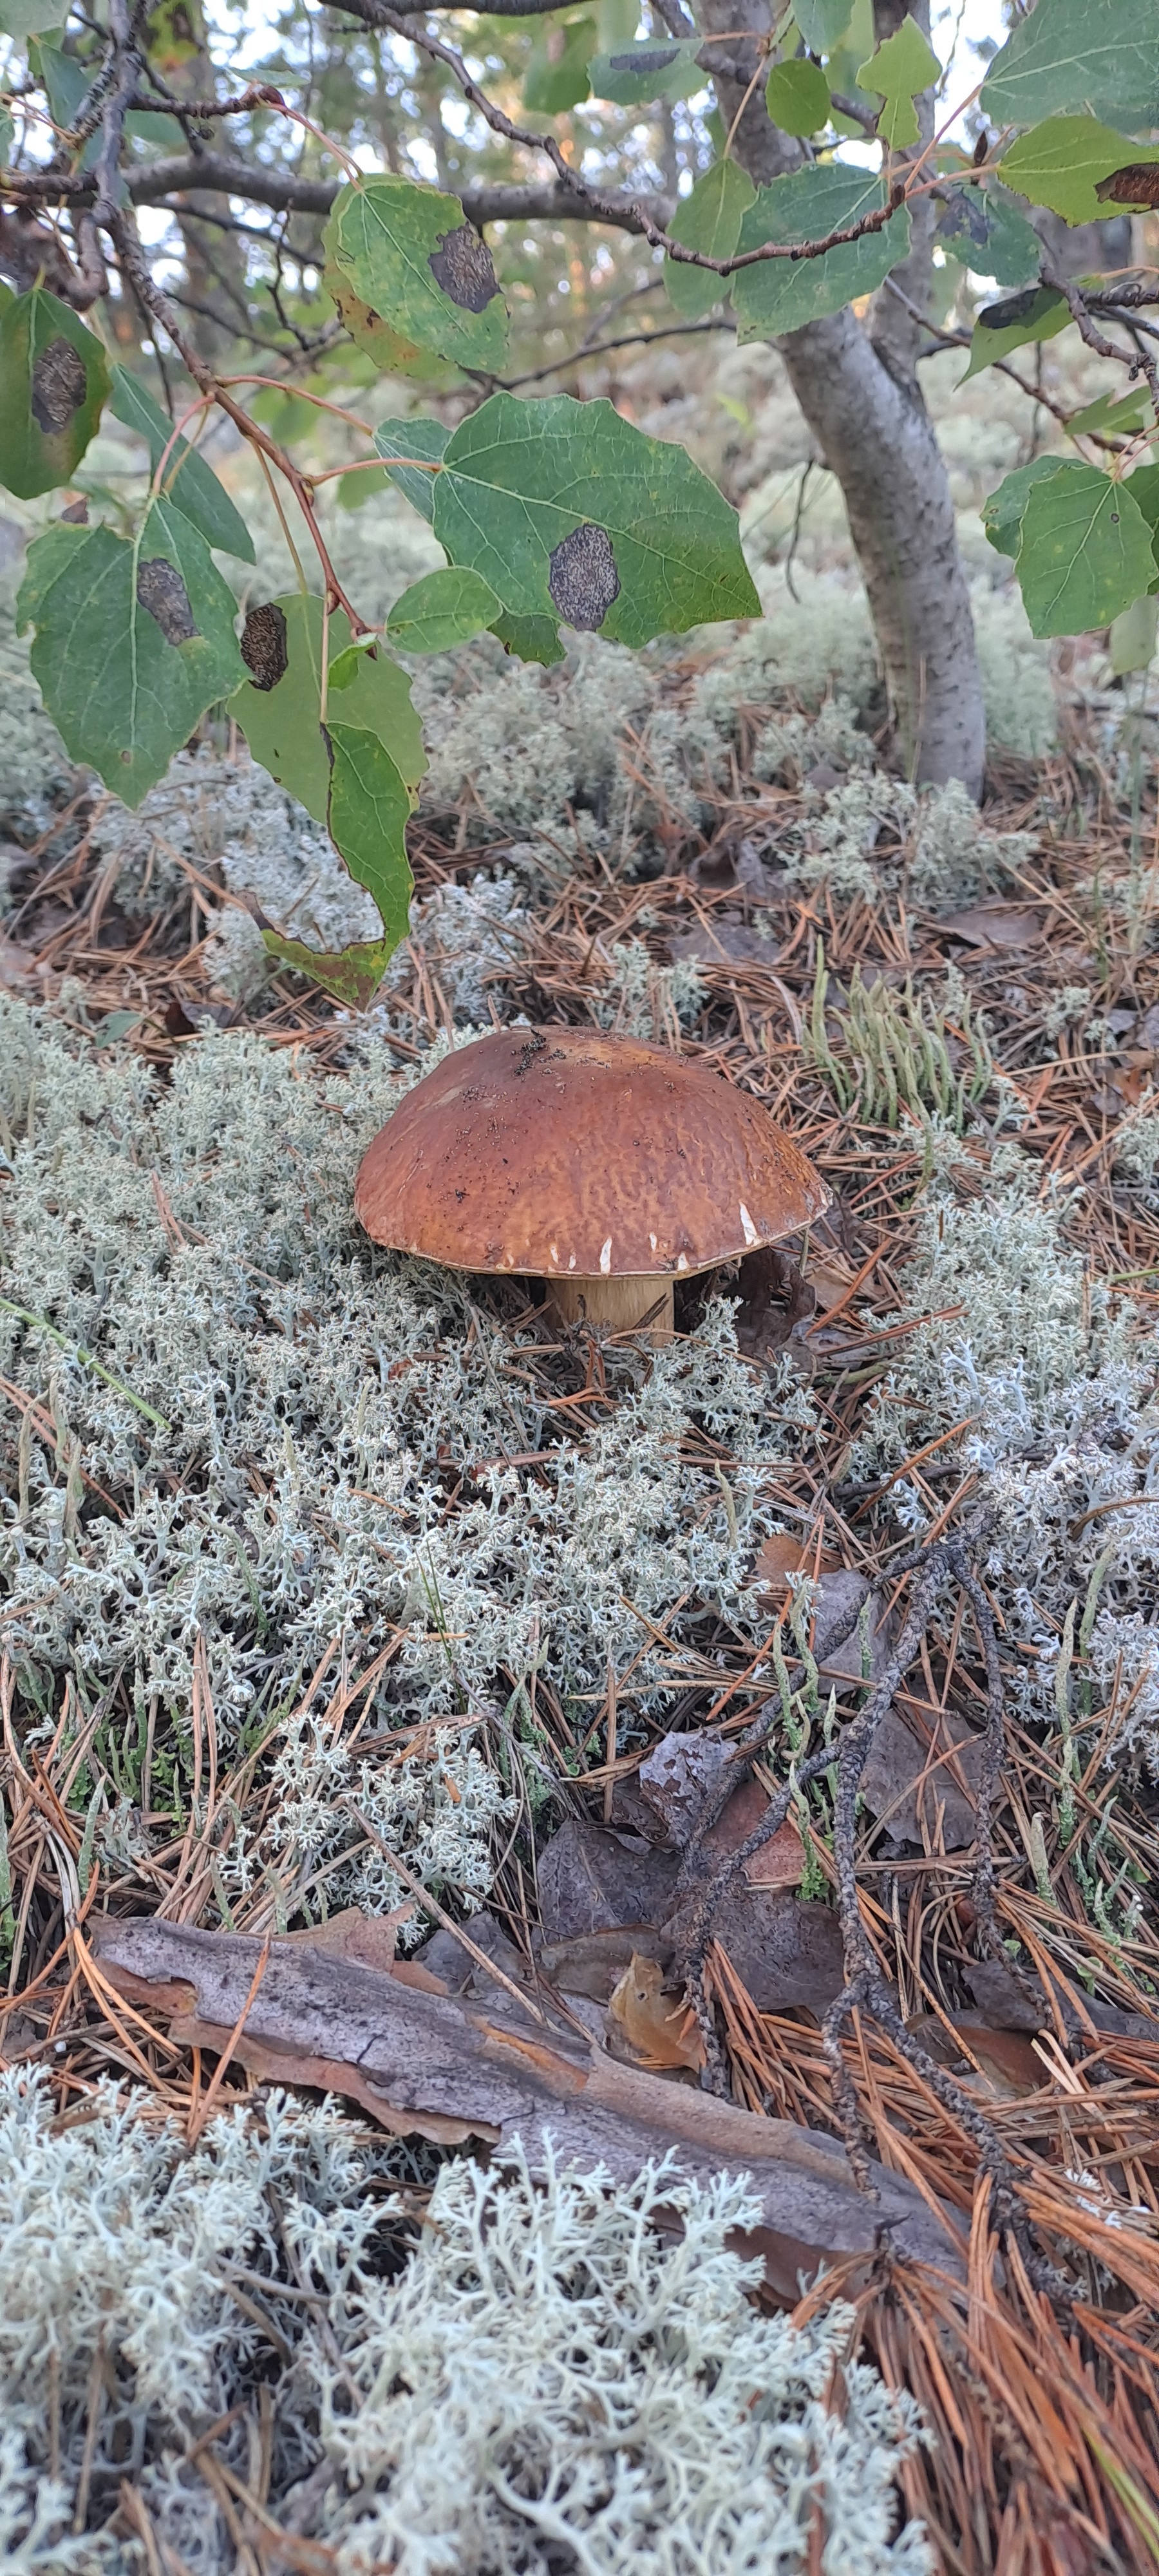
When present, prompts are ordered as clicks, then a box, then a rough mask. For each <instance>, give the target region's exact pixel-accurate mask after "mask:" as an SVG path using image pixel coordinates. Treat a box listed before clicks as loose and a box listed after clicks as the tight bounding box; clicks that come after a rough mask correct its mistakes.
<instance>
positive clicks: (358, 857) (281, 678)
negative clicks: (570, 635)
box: [230, 591, 426, 1004]
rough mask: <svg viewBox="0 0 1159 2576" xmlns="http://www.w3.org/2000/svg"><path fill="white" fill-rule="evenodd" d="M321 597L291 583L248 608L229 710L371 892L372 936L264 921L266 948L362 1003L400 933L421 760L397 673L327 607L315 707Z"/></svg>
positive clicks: (402, 677) (405, 685) (406, 692)
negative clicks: (342, 940) (291, 934)
mask: <svg viewBox="0 0 1159 2576" xmlns="http://www.w3.org/2000/svg"><path fill="white" fill-rule="evenodd" d="M323 628H324V620H323V613H322V602H321V600H320V599H318V598H317V597H315V595H314V594H313V593H312V592H310V593H307V592H302V591H292V592H290V593H289V594H288V596H287V597H285V598H283V599H276V600H269V601H267V602H265V603H264V604H263V605H262V606H261V607H260V608H257V609H254V610H251V612H250V615H249V617H248V618H247V619H246V628H245V634H244V635H243V638H242V649H243V651H244V653H245V655H246V658H247V661H248V663H249V666H250V671H251V673H252V674H253V676H252V677H250V678H247V679H246V680H245V682H244V683H243V685H242V687H241V688H239V689H238V690H236V691H235V693H234V695H233V697H232V698H231V699H230V713H231V715H233V716H234V717H236V720H237V722H238V723H239V725H240V726H241V728H242V731H243V733H244V734H245V737H246V741H247V742H248V744H249V747H250V750H251V752H252V753H253V756H254V758H255V760H260V762H261V764H262V767H263V769H268V771H269V773H270V776H271V778H276V779H277V781H278V784H279V786H282V787H284V788H285V789H286V790H287V792H288V794H290V795H291V796H296V797H297V799H298V802H299V804H302V805H304V806H305V807H306V809H307V812H308V813H310V814H312V815H313V816H314V820H315V822H318V823H322V824H324V825H325V827H326V829H327V830H328V832H329V834H330V838H331V840H332V841H333V843H334V846H335V848H336V850H337V851H338V853H339V856H340V857H341V858H342V859H343V860H344V861H345V863H346V866H347V867H348V868H349V870H350V873H351V876H352V877H354V879H355V880H356V882H357V883H358V884H359V885H362V886H365V887H366V889H367V892H368V893H369V894H371V895H373V897H374V900H375V902H376V904H377V905H378V908H379V911H380V913H381V914H382V919H383V937H382V939H381V940H370V941H364V942H362V943H356V944H355V945H354V946H353V947H351V948H348V949H342V950H336V951H333V952H331V951H324V950H319V949H313V948H309V947H307V946H306V945H305V943H304V942H303V941H301V940H295V939H290V938H287V937H285V936H283V934H282V932H281V931H278V930H275V929H272V928H270V927H269V926H264V927H263V932H262V936H263V938H264V940H265V944H266V947H267V948H268V950H269V951H270V954H271V956H274V957H280V958H282V959H283V960H284V962H285V963H287V964H288V965H291V966H297V967H300V968H301V970H302V972H303V974H307V975H312V976H313V977H314V979H315V981H316V982H317V983H319V984H322V985H324V986H325V989H326V991H327V992H330V993H335V994H337V996H338V998H339V999H340V1000H341V1001H346V1002H351V1003H355V1004H361V1003H362V1002H364V1001H365V1000H366V999H367V998H368V996H369V994H370V993H372V992H373V990H374V988H375V985H376V984H378V983H379V982H380V981H381V978H382V975H383V972H384V970H385V967H386V965H387V962H388V960H389V958H390V956H391V954H392V952H393V950H394V949H395V948H396V947H397V945H398V941H399V940H400V939H401V938H402V937H403V936H404V934H405V931H406V927H407V920H408V906H409V902H410V894H411V873H410V867H409V864H408V861H407V855H406V840H405V831H406V824H407V818H408V816H409V815H410V814H411V813H412V811H413V809H414V804H415V791H416V789H417V787H418V783H419V780H420V778H421V777H422V775H423V771H424V770H425V768H426V755H425V753H424V750H423V743H422V730H421V727H420V724H419V720H418V717H417V716H416V714H415V711H414V708H413V707H412V705H411V701H410V682H409V680H408V678H407V676H406V673H405V671H403V670H401V669H400V667H399V665H398V663H397V662H396V661H394V660H393V659H392V657H391V656H390V655H389V654H387V653H386V652H384V651H383V649H382V647H381V646H374V645H370V646H364V645H363V644H361V643H360V644H359V645H357V646H354V645H353V644H352V642H351V636H350V627H349V623H348V620H347V619H346V618H345V617H344V616H343V615H342V613H341V611H339V610H335V612H334V614H333V615H332V616H331V618H330V620H329V623H328V627H327V629H326V642H327V646H328V650H329V653H330V661H329V666H328V670H327V699H326V714H325V718H323V714H322V653H323Z"/></svg>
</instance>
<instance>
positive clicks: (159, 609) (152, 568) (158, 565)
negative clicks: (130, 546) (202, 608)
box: [137, 555, 199, 644]
mask: <svg viewBox="0 0 1159 2576" xmlns="http://www.w3.org/2000/svg"><path fill="white" fill-rule="evenodd" d="M137 597H138V599H139V600H140V603H141V606H142V608H147V609H148V611H149V615H150V617H152V618H154V619H155V620H156V623H157V625H158V626H159V627H160V629H161V632H162V634H163V636H164V638H165V641H166V643H167V644H192V642H193V639H194V636H195V635H196V634H197V633H198V632H199V629H198V627H197V624H196V621H195V619H194V615H193V611H192V609H191V607H190V605H189V593H188V591H187V590H186V587H185V584H184V582H183V581H182V578H181V575H180V573H179V572H178V570H177V566H176V564H171V563H167V562H166V560H165V557H164V555H156V556H154V558H153V560H152V562H150V563H143V564H142V565H141V567H140V570H139V572H138V574H137Z"/></svg>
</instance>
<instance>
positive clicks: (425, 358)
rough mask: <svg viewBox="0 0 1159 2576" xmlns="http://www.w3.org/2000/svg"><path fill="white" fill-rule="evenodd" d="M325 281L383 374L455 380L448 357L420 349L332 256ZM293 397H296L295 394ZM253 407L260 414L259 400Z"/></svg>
mask: <svg viewBox="0 0 1159 2576" xmlns="http://www.w3.org/2000/svg"><path fill="white" fill-rule="evenodd" d="M322 284H323V287H324V289H325V291H326V293H327V295H328V296H329V297H330V301H331V303H332V304H333V306H334V309H335V311H336V313H337V315H338V319H339V321H340V322H342V323H344V324H345V326H346V329H347V330H348V331H349V333H350V337H351V339H352V340H353V341H354V343H355V345H356V347H357V348H359V349H365V351H366V354H367V356H368V357H369V358H373V360H374V364H375V366H376V367H377V369H378V372H379V374H380V375H383V376H413V377H415V379H416V381H417V382H418V383H419V384H425V385H451V384H453V383H454V381H455V370H454V368H453V367H451V366H449V365H448V363H447V361H446V359H445V358H436V357H432V355H431V352H430V350H429V349H420V348H419V346H418V343H417V341H415V340H407V339H404V337H403V334H402V333H401V331H393V330H392V329H391V326H390V324H389V322H384V321H383V318H382V315H381V313H376V312H375V310H374V307H373V305H371V304H364V303H363V301H362V297H361V296H360V295H356V294H355V292H354V288H353V287H352V286H351V284H350V281H349V279H348V278H346V277H344V276H343V274H342V271H341V269H340V268H337V267H336V266H335V263H334V261H333V260H332V259H328V260H327V261H326V262H325V264H324V266H323V270H322ZM289 399H290V400H291V401H293V400H294V399H295V397H294V396H290V397H289ZM251 408H252V409H253V410H254V412H255V414H256V410H257V406H256V404H254V405H253V406H251ZM283 444H284V441H283Z"/></svg>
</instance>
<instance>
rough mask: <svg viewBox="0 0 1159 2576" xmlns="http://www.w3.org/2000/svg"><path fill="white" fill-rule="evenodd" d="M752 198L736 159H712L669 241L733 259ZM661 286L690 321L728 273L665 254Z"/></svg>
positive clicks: (725, 284) (707, 306)
mask: <svg viewBox="0 0 1159 2576" xmlns="http://www.w3.org/2000/svg"><path fill="white" fill-rule="evenodd" d="M805 68H806V69H808V68H809V66H808V65H806V66H805ZM826 96H828V92H826ZM755 198H756V189H755V188H754V186H753V183H752V180H751V179H750V178H749V177H748V175H747V172H745V171H744V170H742V169H741V166H740V163H739V161H714V162H713V165H712V168H711V170H706V171H705V173H704V177H703V178H702V179H698V180H697V182H696V186H695V187H694V188H693V190H692V191H691V194H690V195H689V196H687V197H683V198H682V199H681V201H680V204H679V205H678V206H677V209H676V212H675V214H674V216H673V218H672V222H671V224H670V225H669V231H670V232H671V235H672V239H673V241H678V242H683V243H684V245H685V248H686V249H687V250H704V251H707V252H708V254H709V256H710V258H712V259H731V258H732V254H733V252H734V250H735V249H736V246H737V243H738V241H739V240H740V228H741V222H742V218H743V217H744V216H745V215H746V214H747V212H748V209H749V207H750V206H751V205H752V204H753V203H754V201H755ZM664 284H665V286H666V287H667V289H668V300H669V302H670V303H671V304H672V305H673V306H674V307H675V309H676V311H677V313H680V314H682V315H683V317H684V319H685V321H687V322H694V321H695V320H696V319H697V317H698V316H699V315H700V314H702V313H711V311H712V308H713V306H714V304H719V303H720V302H721V300H722V298H723V297H724V296H726V295H727V294H728V289H729V280H728V278H727V277H716V276H714V275H713V272H712V270H711V269H706V268H686V267H685V265H684V263H683V261H682V260H678V259H670V258H669V257H668V256H667V254H666V255H665V260H664Z"/></svg>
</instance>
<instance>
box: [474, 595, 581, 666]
mask: <svg viewBox="0 0 1159 2576" xmlns="http://www.w3.org/2000/svg"><path fill="white" fill-rule="evenodd" d="M491 633H492V635H497V636H498V638H499V642H500V643H501V645H502V647H503V650H504V652H505V653H514V655H515V659H516V661H517V662H541V663H542V665H543V668H544V670H545V671H550V669H551V667H552V664H553V662H563V661H565V660H566V658H567V656H566V654H565V653H564V649H563V646H562V644H561V643H560V640H559V628H558V626H557V625H556V622H555V619H554V617H511V616H509V615H508V613H507V610H506V609H504V611H503V615H502V617H496V618H495V620H494V621H493V624H492V627H491Z"/></svg>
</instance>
